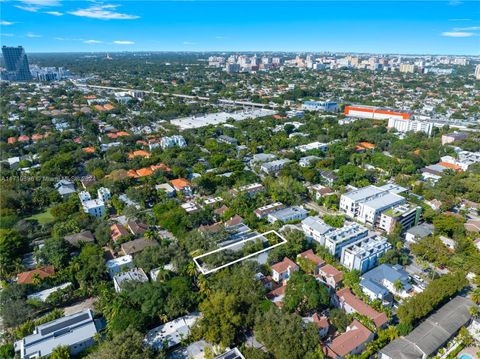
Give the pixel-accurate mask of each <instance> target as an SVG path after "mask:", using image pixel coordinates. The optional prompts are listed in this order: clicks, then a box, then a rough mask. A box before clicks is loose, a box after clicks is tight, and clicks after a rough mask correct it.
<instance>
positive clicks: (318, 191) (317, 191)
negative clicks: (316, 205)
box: [309, 184, 335, 201]
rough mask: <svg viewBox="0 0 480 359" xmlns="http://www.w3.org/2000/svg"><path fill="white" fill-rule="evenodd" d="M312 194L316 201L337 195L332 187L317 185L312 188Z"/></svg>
mask: <svg viewBox="0 0 480 359" xmlns="http://www.w3.org/2000/svg"><path fill="white" fill-rule="evenodd" d="M309 189H310V192H311V193H312V194H313V195H314V196H315V200H317V201H319V200H320V199H321V198H324V197H328V196H331V195H334V194H335V191H334V190H333V189H331V188H330V187H326V186H322V185H321V184H315V185H312V186H310V188H309Z"/></svg>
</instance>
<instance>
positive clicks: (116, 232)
mask: <svg viewBox="0 0 480 359" xmlns="http://www.w3.org/2000/svg"><path fill="white" fill-rule="evenodd" d="M125 236H128V231H127V230H126V229H125V227H124V226H122V225H121V224H112V225H111V226H110V238H112V240H113V241H114V242H116V241H118V240H119V239H120V238H122V237H125Z"/></svg>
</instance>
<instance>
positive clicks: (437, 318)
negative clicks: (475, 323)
mask: <svg viewBox="0 0 480 359" xmlns="http://www.w3.org/2000/svg"><path fill="white" fill-rule="evenodd" d="M473 306H475V303H473V302H472V301H471V300H469V299H467V298H464V297H460V296H457V297H455V298H453V299H452V300H451V301H449V302H448V303H447V304H445V305H444V306H443V307H441V308H440V309H438V310H437V311H436V312H435V313H433V314H432V315H431V316H429V317H428V318H427V319H425V320H424V321H423V322H422V323H421V324H420V325H419V326H418V327H417V328H415V329H414V330H413V331H412V332H411V333H410V334H408V335H407V336H406V337H400V338H397V339H395V340H394V341H392V342H390V343H389V344H388V345H387V346H385V347H384V348H383V349H381V350H380V351H379V352H378V357H379V359H425V358H427V357H432V356H433V355H435V353H437V352H438V350H439V349H440V348H442V347H443V346H444V345H445V344H446V343H447V342H448V341H449V340H450V339H451V338H452V337H453V336H455V334H456V333H457V332H458V331H459V330H460V328H462V327H464V326H465V325H467V324H468V323H469V322H470V320H471V318H472V317H471V315H470V313H469V309H470V307H473Z"/></svg>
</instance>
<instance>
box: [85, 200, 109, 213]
mask: <svg viewBox="0 0 480 359" xmlns="http://www.w3.org/2000/svg"><path fill="white" fill-rule="evenodd" d="M82 206H83V211H84V212H85V213H88V214H90V215H92V216H94V217H101V216H103V215H104V214H105V202H103V201H102V200H101V199H98V198H96V199H90V200H88V201H85V202H83V203H82Z"/></svg>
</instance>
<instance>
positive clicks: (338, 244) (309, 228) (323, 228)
mask: <svg viewBox="0 0 480 359" xmlns="http://www.w3.org/2000/svg"><path fill="white" fill-rule="evenodd" d="M302 229H303V232H304V233H305V236H306V237H307V239H308V240H310V241H311V240H314V241H316V242H317V243H319V244H320V245H322V246H324V247H326V248H327V249H328V251H329V252H330V253H331V254H332V255H336V256H340V254H341V251H342V248H343V247H345V246H347V245H349V244H350V243H353V242H356V241H358V240H360V239H362V238H365V237H366V236H368V229H367V228H365V227H364V226H362V225H360V224H358V223H349V224H345V225H344V226H343V227H342V228H333V227H331V226H329V225H328V224H326V223H325V222H324V221H323V220H322V219H321V218H320V217H318V216H316V217H307V218H305V219H304V220H303V221H302Z"/></svg>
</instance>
